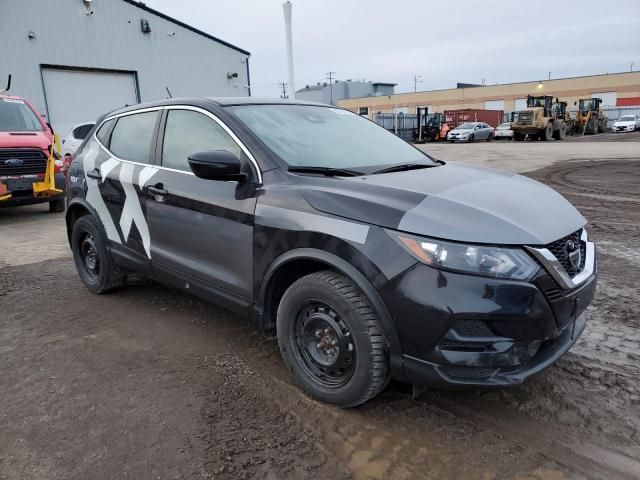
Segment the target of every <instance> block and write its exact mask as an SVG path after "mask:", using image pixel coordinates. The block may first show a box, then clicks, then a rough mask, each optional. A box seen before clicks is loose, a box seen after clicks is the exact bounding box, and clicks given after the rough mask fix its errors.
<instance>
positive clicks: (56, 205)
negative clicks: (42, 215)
mask: <svg viewBox="0 0 640 480" xmlns="http://www.w3.org/2000/svg"><path fill="white" fill-rule="evenodd" d="M49 212H51V213H60V212H64V198H63V199H60V200H51V201H50V202H49Z"/></svg>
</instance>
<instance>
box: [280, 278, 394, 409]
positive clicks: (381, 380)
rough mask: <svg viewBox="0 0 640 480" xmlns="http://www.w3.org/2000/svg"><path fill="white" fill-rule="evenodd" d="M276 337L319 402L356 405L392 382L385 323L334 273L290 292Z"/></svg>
mask: <svg viewBox="0 0 640 480" xmlns="http://www.w3.org/2000/svg"><path fill="white" fill-rule="evenodd" d="M277 334H278V344H279V346H280V352H281V354H282V358H283V359H284V363H285V364H286V365H287V368H288V369H289V371H290V372H291V373H292V375H293V377H294V378H295V380H296V382H297V383H298V385H300V387H301V388H302V389H303V390H304V391H305V392H306V393H307V394H308V395H309V396H311V397H313V398H315V399H317V400H320V401H323V402H327V403H331V404H333V405H337V406H339V407H342V408H350V407H355V406H357V405H360V404H362V403H364V402H366V401H367V400H370V399H371V398H373V397H374V396H376V395H377V394H378V393H379V392H380V391H381V390H382V389H383V388H384V387H385V386H386V385H387V383H388V381H389V354H388V350H387V342H386V340H385V338H384V334H383V332H382V327H381V325H380V320H379V319H378V317H377V315H376V313H375V312H374V310H373V309H372V308H371V306H370V304H369V300H368V299H367V297H366V296H365V295H364V294H363V293H362V292H361V291H360V290H359V289H358V287H356V285H355V284H354V283H353V282H352V281H351V280H349V279H348V278H346V277H345V276H343V275H341V274H339V273H337V272H335V271H333V270H325V271H321V272H316V273H311V274H309V275H307V276H305V277H302V278H301V279H299V280H297V281H296V282H294V283H293V284H292V285H291V286H290V287H289V288H288V289H287V291H286V292H285V294H284V296H283V297H282V301H281V302H280V305H279V306H278V315H277ZM316 342H318V343H316ZM321 344H323V345H322V346H321Z"/></svg>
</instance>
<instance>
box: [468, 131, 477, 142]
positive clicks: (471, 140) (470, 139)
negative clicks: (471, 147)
mask: <svg viewBox="0 0 640 480" xmlns="http://www.w3.org/2000/svg"><path fill="white" fill-rule="evenodd" d="M475 139H476V136H475V135H474V134H473V133H472V134H471V135H469V143H473V141H474V140H475Z"/></svg>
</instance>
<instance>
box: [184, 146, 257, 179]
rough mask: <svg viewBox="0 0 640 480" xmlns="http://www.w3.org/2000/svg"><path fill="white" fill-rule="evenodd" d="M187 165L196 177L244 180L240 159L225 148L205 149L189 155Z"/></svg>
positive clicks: (244, 175) (245, 175)
mask: <svg viewBox="0 0 640 480" xmlns="http://www.w3.org/2000/svg"><path fill="white" fill-rule="evenodd" d="M189 167H190V168H191V171H192V172H193V173H194V175H195V176H196V177H199V178H204V179H206V180H236V181H238V182H242V181H244V180H246V178H247V174H246V173H241V172H240V167H241V163H240V159H239V158H238V157H236V156H235V155H234V154H233V153H231V152H228V151H226V150H207V151H205V152H198V153H194V154H192V155H189Z"/></svg>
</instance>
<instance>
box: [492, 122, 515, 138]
mask: <svg viewBox="0 0 640 480" xmlns="http://www.w3.org/2000/svg"><path fill="white" fill-rule="evenodd" d="M494 135H495V138H496V140H500V139H507V140H513V130H511V124H510V123H509V122H504V123H501V124H500V125H498V126H497V127H496V129H495V132H494Z"/></svg>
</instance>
